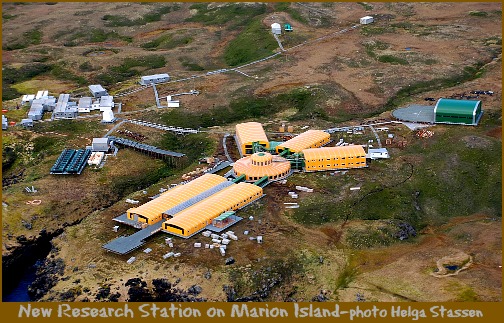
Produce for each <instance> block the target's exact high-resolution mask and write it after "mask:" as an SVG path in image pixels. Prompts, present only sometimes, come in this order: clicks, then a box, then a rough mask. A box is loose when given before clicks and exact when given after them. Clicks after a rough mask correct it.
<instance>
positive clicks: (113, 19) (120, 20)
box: [102, 5, 174, 27]
mask: <svg viewBox="0 0 504 323" xmlns="http://www.w3.org/2000/svg"><path fill="white" fill-rule="evenodd" d="M172 9H174V8H173V7H172V6H167V5H165V6H163V7H161V8H158V9H155V10H154V11H152V12H149V13H147V14H145V15H144V16H143V17H142V18H138V19H135V20H131V19H129V18H127V17H123V16H117V15H105V16H103V18H102V20H105V21H106V22H105V26H107V27H131V26H142V25H146V24H147V23H149V22H156V21H161V18H162V16H163V15H165V14H167V13H170V12H171V11H172Z"/></svg>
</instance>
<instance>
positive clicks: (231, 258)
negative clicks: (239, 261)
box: [226, 257, 235, 265]
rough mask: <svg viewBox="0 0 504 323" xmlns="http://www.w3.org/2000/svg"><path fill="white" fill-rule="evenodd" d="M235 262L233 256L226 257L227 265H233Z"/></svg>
mask: <svg viewBox="0 0 504 323" xmlns="http://www.w3.org/2000/svg"><path fill="white" fill-rule="evenodd" d="M234 263H235V259H234V258H233V257H229V258H227V259H226V265H232V264H234Z"/></svg>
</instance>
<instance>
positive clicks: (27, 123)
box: [21, 119, 33, 127]
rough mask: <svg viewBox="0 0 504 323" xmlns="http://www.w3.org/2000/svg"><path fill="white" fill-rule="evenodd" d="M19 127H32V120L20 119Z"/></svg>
mask: <svg viewBox="0 0 504 323" xmlns="http://www.w3.org/2000/svg"><path fill="white" fill-rule="evenodd" d="M21 126H23V127H33V120H32V119H21Z"/></svg>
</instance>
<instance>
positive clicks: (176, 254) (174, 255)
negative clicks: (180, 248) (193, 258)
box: [173, 252, 181, 257]
mask: <svg viewBox="0 0 504 323" xmlns="http://www.w3.org/2000/svg"><path fill="white" fill-rule="evenodd" d="M180 255H181V253H180V252H177V253H175V254H173V257H180Z"/></svg>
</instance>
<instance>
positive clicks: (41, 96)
mask: <svg viewBox="0 0 504 323" xmlns="http://www.w3.org/2000/svg"><path fill="white" fill-rule="evenodd" d="M48 97H49V91H47V90H44V91H38V92H37V95H35V100H39V99H47V98H48Z"/></svg>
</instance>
